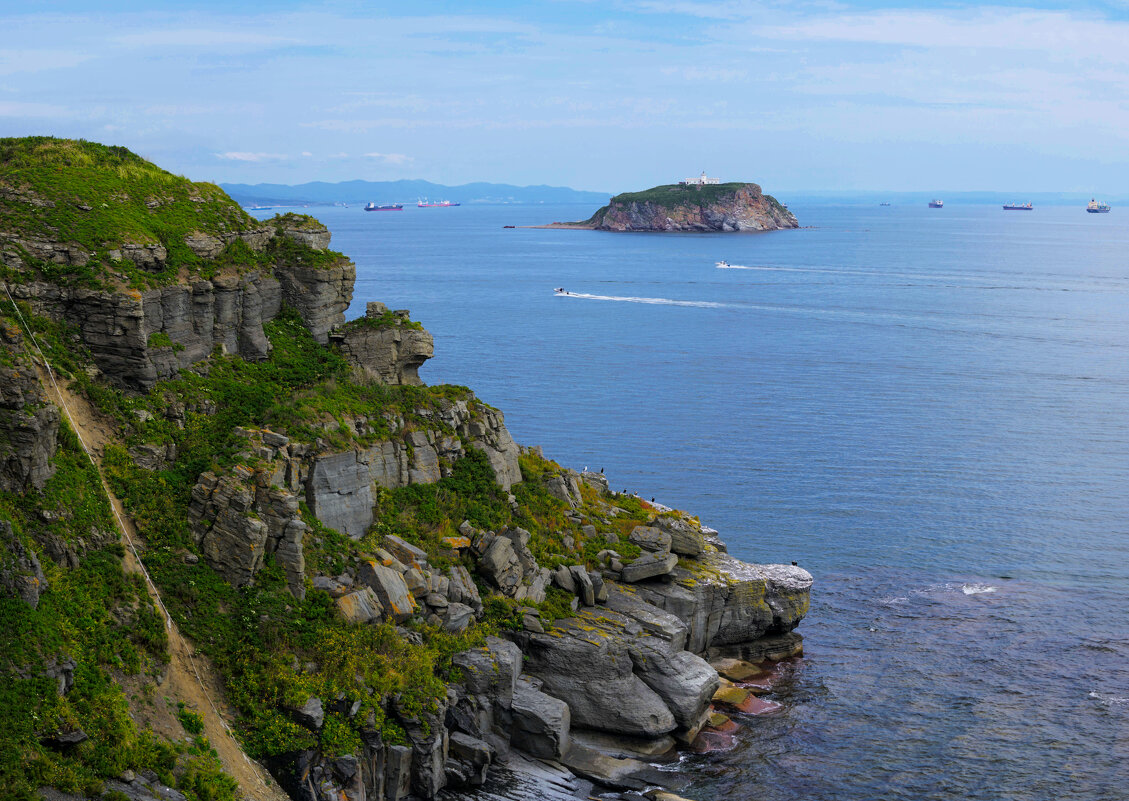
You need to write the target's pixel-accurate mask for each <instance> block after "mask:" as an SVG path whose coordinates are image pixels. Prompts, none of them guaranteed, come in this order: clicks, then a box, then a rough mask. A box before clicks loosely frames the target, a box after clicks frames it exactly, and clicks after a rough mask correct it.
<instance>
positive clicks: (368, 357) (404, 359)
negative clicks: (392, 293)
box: [333, 301, 435, 386]
mask: <svg viewBox="0 0 1129 801" xmlns="http://www.w3.org/2000/svg"><path fill="white" fill-rule="evenodd" d="M333 339H334V340H335V341H336V342H337V343H338V345H339V347H340V348H341V355H343V356H344V357H345V358H346V359H347V360H348V361H349V362H350V363H351V364H353V365H354V366H356V367H357V368H359V369H360V370H361V371H362V373H363V374H364V375H366V376H368V377H369V378H371V379H374V380H376V381H380V382H381V383H384V384H412V385H415V386H419V385H421V384H422V383H423V381H421V380H420V377H419V368H420V367H421V366H422V365H423V363H424V362H425V361H427V360H428V359H430V358H431V357H432V356H434V355H435V344H434V340H433V339H432V336H431V334H430V333H429V332H427V331H426V330H424V329H423V327H421V326H419V325H418V324H415V325H413V324H412V323H411V322H410V321H409V320H408V311H407V310H406V309H402V310H398V311H395V312H390V311H389V310H388V307H387V306H385V305H384V304H383V303H377V302H375V301H374V302H371V303H369V304H368V305H367V308H366V312H365V316H364V317H362V318H360V319H358V320H353V321H352V322H350V323H349V324H347V325H346V326H345V327H344V328H343V329H342V330H341V332H340V333H338V334H336V335H334V336H333Z"/></svg>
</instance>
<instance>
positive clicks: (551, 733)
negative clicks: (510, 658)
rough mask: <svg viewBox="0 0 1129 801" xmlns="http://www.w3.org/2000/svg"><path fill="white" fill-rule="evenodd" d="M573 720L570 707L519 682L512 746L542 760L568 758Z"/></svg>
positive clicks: (514, 708)
mask: <svg viewBox="0 0 1129 801" xmlns="http://www.w3.org/2000/svg"><path fill="white" fill-rule="evenodd" d="M570 726H571V718H570V716H569V708H568V704H566V703H565V702H564V701H562V700H560V699H559V698H553V697H552V696H550V695H546V694H545V693H543V692H541V691H540V690H538V689H536V688H535V687H534V686H533V684H531V683H530V682H529V681H518V683H517V687H516V689H515V690H514V697H513V727H512V729H511V735H510V744H511V745H513V747H514V748H518V749H520V750H522V751H525V752H526V753H527V754H532V755H533V756H535V757H541V758H542V759H556V760H561V759H564V756H565V754H566V753H568V746H569V728H570Z"/></svg>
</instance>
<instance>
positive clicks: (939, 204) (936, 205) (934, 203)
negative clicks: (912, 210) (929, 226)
mask: <svg viewBox="0 0 1129 801" xmlns="http://www.w3.org/2000/svg"><path fill="white" fill-rule="evenodd" d="M944 207H945V201H943V200H930V201H929V208H931V209H943V208H944Z"/></svg>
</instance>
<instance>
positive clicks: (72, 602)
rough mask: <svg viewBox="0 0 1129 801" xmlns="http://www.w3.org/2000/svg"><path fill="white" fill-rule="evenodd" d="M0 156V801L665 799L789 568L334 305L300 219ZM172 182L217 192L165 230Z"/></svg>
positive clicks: (784, 600) (730, 694)
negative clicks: (622, 490)
mask: <svg viewBox="0 0 1129 801" xmlns="http://www.w3.org/2000/svg"><path fill="white" fill-rule="evenodd" d="M0 154H5V158H6V159H7V160H6V161H4V162H2V163H0V182H2V183H3V185H4V186H6V187H8V189H7V194H6V195H4V196H3V197H4V202H6V203H9V204H14V205H13V206H12V207H13V208H16V209H17V212H18V213H16V214H15V215H14V216H13V217H12V218H11V219H9V218H0V219H3V222H0V228H2V229H3V230H4V232H5V236H6V240H5V241H6V242H7V243H8V246H7V247H8V249H7V250H6V251H4V252H5V254H6V255H5V272H4V276H3V278H4V286H5V289H6V291H7V292H8V293H10V294H11V295H12V296H13V298H14V299H15V300H14V302H10V301H9V300H8V298H7V296H6V295H5V296H4V297H3V307H2V309H0V377H2V378H3V379H4V381H3V382H2V383H3V387H2V391H0V620H2V621H3V623H4V625H5V627H6V630H7V631H8V632H9V633H10V635H11V636H9V637H7V638H4V640H3V641H0V675H2V676H3V680H4V682H5V686H6V687H7V690H6V692H5V693H2V694H0V721H2V722H3V725H2V726H0V776H3V777H4V782H5V786H6V788H7V789H8V790H9V792H10V795H11V796H13V797H16V798H21V799H24V798H27V799H32V798H42V799H47V800H48V801H76V799H82V798H95V797H102V798H106V797H113V798H121V797H127V798H130V799H135V800H136V801H155V799H163V800H164V801H181V800H182V799H183V800H185V801H193V799H201V798H209V799H216V800H217V801H219V800H221V799H232V801H234V799H236V798H239V797H254V798H257V799H258V798H269V797H275V798H277V793H278V790H277V788H278V787H281V788H282V789H283V790H284V791H285V792H286V794H287V795H289V797H290V798H293V799H300V801H323V799H330V798H332V799H342V798H344V799H348V801H377V800H378V799H381V800H383V801H401V799H406V798H409V797H412V798H421V799H430V798H436V797H438V796H439V794H440V793H444V794H445V797H451V796H450V793H451V792H452V791H457V790H461V791H465V792H468V793H469V792H475V791H476V790H475V788H483V787H484V785H485V784H486V780H487V776H488V774H489V775H491V776H493V777H494V782H495V784H494V786H495V787H497V784H496V783H497V782H498V781H501V780H503V778H504V780H505V781H506V782H509V783H510V784H511V785H512V786H511V789H510V790H506V791H504V792H503V791H499V792H502V795H503V796H504V795H507V794H509V795H510V797H513V796H512V793H518V796H520V797H533V796H537V797H545V798H549V799H560V798H565V797H572V796H574V795H576V794H577V793H581V794H585V793H588V792H589V791H590V790H591V788H592V783H596V784H599V785H600V786H601V787H603V788H605V789H613V790H617V791H624V792H627V791H636V790H643V789H646V788H647V787H651V786H654V785H660V786H670V785H671V784H672V783H674V784H677V782H678V775H677V773H673V772H670V771H656V770H655V769H653V768H652V767H650V764H649V763H651V762H653V761H654V760H655V759H659V758H673V757H675V756H676V754H677V752H678V750H679V749H686V748H691V749H697V750H704V749H709V748H713V747H717V743H718V742H725V740H726V738H732V736H733V735H732V733H731V732H732V730H733V729H734V728H736V726H735V724H732V723H731V722H729V721H728V718H727V714H734V715H740V714H742V713H743V712H744V711H747V710H748V708H749V704H751V703H752V702H751V701H750V698H751V696H750V693H751V692H753V691H754V690H753V689H752V688H751V685H750V686H749V687H745V686H737V685H734V684H732V683H731V682H730V679H732V680H733V681H738V682H740V681H744V680H747V679H749V678H750V677H756V676H766V675H769V674H770V673H771V670H772V665H773V664H774V663H775V662H776V661H779V660H782V659H787V658H790V657H793V656H795V655H797V654H799V653H800V652H801V651H802V644H801V640H800V638H799V635H797V634H796V633H795V632H794V629H795V627H796V626H797V625H798V624H799V622H800V621H801V619H802V618H803V616H804V615H805V614H806V613H807V609H808V598H809V591H810V586H811V582H812V579H811V576H810V575H809V574H807V573H806V572H805V571H803V570H802V569H800V568H797V567H794V566H782V565H768V566H765V565H751V564H746V563H744V562H741V561H739V560H737V559H735V558H733V557H732V556H730V555H729V554H728V553H726V548H725V545H724V543H723V542H722V540H721V539H720V538H719V537H718V535H717V533H716V532H714V531H712V530H711V529H709V528H707V527H704V526H702V525H701V524H700V522H699V521H698V520H697V519H696V518H694V517H692V516H690V515H687V514H685V513H682V512H677V511H674V510H670V509H667V508H665V507H662V506H660V505H657V504H647V503H644V502H643V501H641V500H640V499H639V498H636V497H633V496H627V495H621V494H617V493H613V492H610V491H609V489H608V484H607V480H606V479H605V478H604V476H603V475H601V474H589V473H584V474H580V473H576V472H575V471H572V470H569V469H567V468H564V467H562V466H560V465H558V464H556V463H554V462H552V461H550V460H548V459H546V458H544V456H543V455H542V454H541V452H540V450H539V449H537V448H521V447H519V446H518V445H517V444H516V443H515V442H514V440H513V437H512V436H511V435H510V433H509V431H508V430H507V429H506V426H505V420H504V416H503V415H502V413H501V412H500V411H498V410H497V409H494V408H492V407H490V406H489V405H487V404H485V403H483V402H482V401H480V400H479V399H478V398H476V397H475V395H474V393H473V392H472V391H471V390H469V389H467V388H465V387H452V386H434V387H429V386H426V385H424V384H423V382H422V380H421V379H420V376H419V368H420V366H421V365H422V364H423V363H424V362H425V360H426V359H427V358H429V357H430V356H431V355H432V352H433V342H432V338H431V336H430V334H428V333H427V331H426V330H424V329H423V327H422V326H421V325H420V324H419V323H416V322H414V321H412V320H411V319H410V315H409V314H408V312H406V311H395V312H393V311H389V310H388V309H387V308H386V307H385V306H384V305H383V304H381V303H379V302H377V301H372V302H370V303H369V304H368V310H367V314H366V315H365V317H363V318H361V319H359V320H354V321H351V322H349V323H344V321H343V319H342V318H343V315H342V311H343V309H344V304H347V302H348V298H350V297H351V295H352V291H353V273H352V271H351V266H352V265H351V264H350V263H349V262H348V260H347V259H345V258H344V257H343V256H341V255H340V254H333V253H332V252H330V251H328V250H327V247H328V244H329V234H328V232H327V231H326V230H325V229H324V228H323V227H322V226H321V225H320V224H318V223H317V222H316V221H314V220H312V219H310V218H305V217H296V216H288V217H282V218H276V219H274V220H272V221H269V222H268V223H267V224H265V225H262V224H257V223H253V222H248V221H247V220H244V219H242V218H241V217H239V214H238V213H237V212H236V210H233V209H231V208H230V201H227V200H226V199H225V198H224V197H222V196H221V195H218V194H215V193H212V192H211V191H210V190H208V189H207V187H206V185H195V184H190V183H189V182H186V181H185V180H184V179H175V178H173V177H168V178H164V177H162V178H161V179H160V180H161V181H162V182H163V184H162V185H163V186H165V187H166V190H165V191H166V193H167V194H166V195H160V196H159V197H158V199H160V198H171V200H168V201H167V202H166V201H165V200H161V202H159V203H158V205H157V206H154V207H150V206H149V205H148V201H147V200H143V202H142V203H141V205H140V206H138V205H137V204H133V201H132V199H131V200H130V201H126V200H120V201H116V200H114V199H115V198H119V197H122V196H126V195H129V196H130V197H131V198H132V197H133V195H132V194H131V187H132V188H133V191H134V193H135V194H137V196H138V197H139V198H142V199H144V198H149V197H151V195H148V194H145V192H140V193H138V192H137V190H136V184H135V183H131V182H133V181H137V180H144V181H149V180H154V181H155V180H157V179H156V178H153V176H154V175H160V171H158V170H157V168H156V167H153V166H152V165H148V164H147V163H145V162H141V161H140V160H139V159H137V157H136V156H133V154H129V153H128V151H121V150H120V149H115V148H102V146H98V145H90V144H89V143H73V142H66V141H61V140H42V139H33V140H3V142H2V143H0ZM37 158H38V159H40V162H37V161H36V159H37ZM37 164H39V167H41V169H37ZM17 167H18V169H17ZM72 168H73V169H75V170H77V171H78V173H79V177H80V178H81V181H80V180H79V179H78V178H76V177H75V176H74V175H71V174H70V172H69V171H70V170H71V169H72ZM165 175H167V174H165ZM138 176H141V177H140V178H138ZM80 184H81V185H82V186H85V185H86V184H89V185H90V186H91V187H95V188H96V189H97V191H98V192H99V193H101V194H100V195H99V197H101V198H103V200H102V201H100V202H104V203H106V204H107V206H109V204H110V203H111V202H120V203H122V204H124V206H123V207H122V208H128V209H129V210H130V211H129V213H128V214H126V213H124V212H123V213H122V214H121V215H120V216H119V217H118V218H116V220H117V222H116V223H115V225H118V224H120V226H121V227H120V228H115V227H112V226H110V227H102V228H100V229H99V233H98V235H97V236H96V237H93V238H92V237H91V235H90V232H89V230H88V229H87V228H84V227H83V226H82V225H79V224H78V223H76V222H75V220H82V219H84V218H83V217H81V214H80V212H81V213H86V210H83V209H78V210H77V211H75V210H74V209H72V208H66V209H64V211H63V212H59V211H58V210H59V209H60V208H63V207H64V206H66V204H68V203H69V204H71V205H72V206H73V204H74V202H75V198H74V197H72V196H71V195H69V194H67V193H68V192H78V191H79V186H80ZM60 187H63V189H60ZM83 191H88V190H85V189H84V190H83ZM89 191H94V189H91V190H89ZM194 193H195V194H194ZM194 196H199V197H205V198H207V200H206V201H204V202H207V203H213V204H215V208H216V209H226V211H224V212H223V213H222V214H219V213H217V215H215V216H212V217H209V218H208V220H204V219H203V218H204V217H205V216H206V215H204V214H203V213H201V218H200V219H199V220H197V219H196V217H195V216H194V215H195V213H194V212H193V213H192V214H189V215H187V217H186V216H185V210H184V209H180V208H179V207H178V206H177V204H178V203H182V202H183V203H193V202H195V201H192V200H191V199H190V198H191V197H194ZM76 197H77V200H78V201H82V202H83V203H84V204H85V205H90V203H89V202H87V201H91V200H92V198H91V196H90V195H89V194H86V195H78V196H76ZM52 203H53V204H55V205H50V204H52ZM131 204H133V205H131ZM93 208H94V206H91V209H90V211H92V210H93ZM188 208H191V207H188ZM29 209H33V210H35V213H31V212H30V211H29ZM185 219H188V220H191V221H192V223H191V226H192V227H191V228H189V227H188V223H186V222H185ZM220 222H222V223H223V224H222V225H220ZM107 225H108V223H107ZM139 232H140V233H139ZM146 232H148V233H146ZM150 234H151V236H152V240H151V241H150V240H145V241H144V242H135V244H139V246H140V245H143V246H144V249H145V250H144V252H145V253H148V254H149V256H139V255H138V253H139V251H133V252H132V254H133V256H132V257H131V258H130V259H128V261H129V265H122V264H120V263H119V262H118V261H117V260H115V259H114V258H113V257H112V256H111V255H110V252H109V251H111V250H122V249H123V248H124V247H125V243H126V240H127V239H129V238H131V237H132V238H133V239H134V240H139V239H144V237H145V236H148V235H150ZM228 236H229V237H234V238H232V239H230V241H226V240H225V239H224V237H228ZM33 241H34V242H39V243H50V248H48V247H47V245H44V246H43V248H41V249H39V250H38V251H35V253H38V254H39V255H34V254H33V252H32V250H30V249H29V243H31V242H33ZM162 251H164V253H165V254H166V256H164V257H159V254H160V253H161V252H162ZM48 252H50V253H52V254H56V255H53V256H51V258H50V259H47V258H45V255H46V254H47V253H48ZM175 253H180V256H179V257H178V258H181V259H183V260H182V261H180V262H179V264H177V265H176V269H175V270H173V269H171V268H170V267H169V259H171V258H172V256H169V255H168V254H175ZM187 253H191V254H192V255H191V257H189V256H187V255H186V254H187ZM58 254H70V255H62V256H58ZM75 254H79V256H80V258H79V259H78V260H77V261H76V260H75V258H73V257H74V255H75ZM82 254H86V255H85V256H82ZM91 254H94V255H91ZM56 256H58V258H59V259H62V260H61V261H55V260H54V259H55V258H56ZM150 257H152V258H150ZM81 258H85V259H86V261H85V262H84V263H83V265H82V266H83V267H84V269H83V270H82V271H77V272H76V269H75V268H76V265H78V261H81ZM68 259H69V260H68ZM125 261H127V259H126V258H125V253H124V251H123V252H122V258H121V262H125ZM158 264H160V265H163V266H161V267H160V269H155V270H149V269H148V267H154V266H156V265H158ZM147 265H148V267H147ZM119 273H120V274H119ZM123 275H124V278H123V277H122V276H123ZM145 276H148V278H146V277H145ZM40 349H42V354H43V355H42V356H40ZM48 363H49V364H50V369H51V370H52V371H53V375H54V376H55V378H52V374H49V373H48V372H47V370H48V367H47V364H48ZM88 448H89V454H90V456H88V455H87V454H88V451H87V449H88ZM115 503H120V508H121V510H122V511H121V516H119V515H118V513H117V512H115V507H114V506H113V504H115ZM138 560H140V562H139V561H138ZM140 564H143V565H144V568H145V570H146V572H145V573H140V572H138V571H139V570H140ZM182 636H183V637H185V638H187V640H188V641H190V642H191V646H190V647H189V646H187V645H185V641H184V640H182V639H181V637H182ZM209 688H210V689H209ZM217 690H219V691H220V692H217ZM761 691H763V690H761ZM227 720H230V721H232V723H231V729H229V728H228V727H227V726H228V724H227V723H226V721H227ZM233 734H234V736H233ZM205 735H206V736H205ZM213 749H214V750H213ZM244 754H245V755H246V756H247V757H249V758H250V759H251V760H254V761H255V762H249V761H247V760H246V759H244ZM537 760H549V763H548V765H547V766H545V765H542V764H541V763H539V762H537ZM256 764H259V765H263V766H266V768H267V769H269V771H270V773H271V774H272V776H273V779H274V782H275V784H274V785H270V784H267V783H265V782H263V781H262V779H261V777H260V778H256V777H257V776H258V774H256V773H255V769H256V768H255V765H256ZM499 777H502V778H499ZM482 792H483V793H484V796H483V797H485V798H493V797H501V796H494V795H491V793H493V792H494V790H487V789H483V790H482ZM272 793H273V794H275V795H274V796H272ZM609 797H614V796H609ZM631 797H634V796H631Z"/></svg>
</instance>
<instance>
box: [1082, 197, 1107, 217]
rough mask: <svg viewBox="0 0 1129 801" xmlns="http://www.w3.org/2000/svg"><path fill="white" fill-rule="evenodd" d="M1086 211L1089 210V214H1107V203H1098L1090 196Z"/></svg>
mask: <svg viewBox="0 0 1129 801" xmlns="http://www.w3.org/2000/svg"><path fill="white" fill-rule="evenodd" d="M1086 211H1088V212H1090V214H1109V204H1108V203H1099V202H1098V201H1096V200H1094V199H1093V198H1090V202H1089V203H1087V204H1086Z"/></svg>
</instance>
